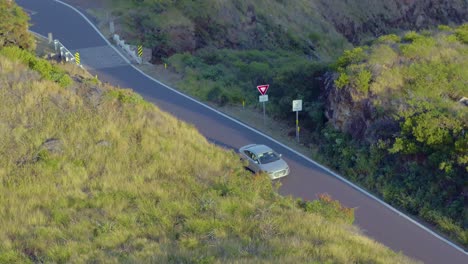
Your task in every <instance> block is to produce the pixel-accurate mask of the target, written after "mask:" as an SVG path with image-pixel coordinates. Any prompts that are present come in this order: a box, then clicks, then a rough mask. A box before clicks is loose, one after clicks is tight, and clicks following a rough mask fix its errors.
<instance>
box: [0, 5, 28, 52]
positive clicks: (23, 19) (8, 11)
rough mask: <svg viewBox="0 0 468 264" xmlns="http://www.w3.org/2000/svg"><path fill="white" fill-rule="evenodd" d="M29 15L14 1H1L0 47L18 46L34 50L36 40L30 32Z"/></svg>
mask: <svg viewBox="0 0 468 264" xmlns="http://www.w3.org/2000/svg"><path fill="white" fill-rule="evenodd" d="M28 21H29V17H28V15H27V14H26V13H25V12H24V11H23V9H21V8H20V7H19V6H18V5H16V3H15V2H14V1H0V49H1V48H2V47H6V46H18V47H19V48H21V49H25V50H29V51H33V50H34V49H35V48H36V42H35V40H34V37H33V36H32V34H31V33H29V31H28V28H29V24H28Z"/></svg>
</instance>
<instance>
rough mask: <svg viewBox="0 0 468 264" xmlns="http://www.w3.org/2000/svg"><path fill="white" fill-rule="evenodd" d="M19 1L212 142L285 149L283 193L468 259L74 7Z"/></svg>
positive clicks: (445, 259) (415, 249)
mask: <svg viewBox="0 0 468 264" xmlns="http://www.w3.org/2000/svg"><path fill="white" fill-rule="evenodd" d="M16 2H17V3H18V4H19V5H20V6H22V7H25V8H26V9H27V11H28V12H29V13H30V14H32V16H31V22H32V27H31V30H33V31H34V32H37V33H39V34H41V35H44V36H47V34H48V33H49V32H52V33H53V35H54V38H58V39H59V40H60V41H61V42H62V43H63V44H64V45H65V46H66V47H67V48H68V49H69V50H70V51H72V52H73V53H74V52H75V51H79V52H80V55H81V62H82V63H83V64H84V65H85V66H86V67H87V68H88V69H90V71H91V72H93V73H96V74H98V75H99V79H101V80H104V81H108V82H110V83H112V84H114V85H116V86H120V87H129V88H132V89H134V90H135V91H136V92H138V93H140V94H141V95H142V96H143V97H144V98H145V99H146V100H148V101H151V102H153V103H155V104H156V105H158V106H159V107H160V108H161V109H163V110H165V111H167V112H169V113H171V114H173V115H175V116H176V117H178V118H180V119H182V120H184V121H186V122H188V123H192V124H194V125H195V126H196V127H197V129H198V130H199V131H200V132H201V133H202V134H203V135H204V136H205V137H206V138H207V139H208V140H210V141H212V142H217V143H219V144H220V145H222V146H225V147H226V146H227V147H230V148H239V147H240V146H242V145H246V144H249V143H263V144H266V145H269V146H271V147H272V148H273V149H275V150H277V151H278V152H279V153H282V154H283V157H284V158H285V160H286V161H287V162H288V163H289V165H290V167H291V175H290V176H288V177H286V178H284V179H282V180H281V183H282V187H281V188H280V192H281V194H284V195H293V196H296V197H302V198H305V199H314V198H316V195H317V194H319V193H328V194H330V195H331V196H332V197H333V198H336V199H338V200H340V202H342V203H343V204H344V205H346V206H348V207H356V208H357V210H356V224H357V225H358V226H359V227H360V228H361V229H362V230H363V232H364V233H365V234H366V235H368V236H370V237H372V238H374V239H376V240H377V241H380V242H381V243H383V244H385V245H387V246H388V247H390V248H392V249H393V250H395V251H402V252H403V253H404V254H406V255H408V256H410V257H413V258H416V259H418V260H421V261H423V262H425V263H468V255H467V253H466V252H465V251H463V250H462V249H461V248H458V249H457V248H456V247H454V246H453V245H451V244H449V243H447V242H446V241H443V240H442V239H440V238H438V237H437V236H436V235H434V234H433V233H430V232H428V231H427V230H425V229H424V228H422V227H421V226H420V225H417V224H415V223H414V222H413V221H410V220H408V218H407V217H405V216H402V215H400V214H399V213H398V212H396V211H395V210H392V209H390V208H389V207H388V206H387V205H385V204H383V203H382V202H380V201H377V200H376V199H374V198H372V197H370V196H369V195H367V194H365V193H364V192H361V191H359V190H358V189H356V188H355V187H353V186H351V185H349V184H348V183H346V182H344V181H343V180H341V179H339V178H337V177H335V176H333V175H332V174H331V173H330V172H328V171H326V170H324V169H323V168H321V167H319V166H317V165H315V164H314V163H312V162H311V161H310V160H308V159H306V158H305V157H303V156H301V155H298V154H297V153H295V152H293V151H291V150H290V149H288V148H286V147H285V146H283V145H281V144H278V142H276V141H274V140H271V139H269V138H268V137H265V136H263V135H261V134H259V133H257V132H255V131H254V130H252V129H249V128H247V127H246V126H244V125H242V124H240V123H239V122H235V121H233V120H232V119H230V118H227V117H226V116H223V115H221V114H219V113H217V112H215V111H213V110H211V109H209V108H207V107H205V106H203V105H201V104H199V103H197V102H194V101H193V100H191V99H189V98H187V97H186V96H183V95H181V94H180V93H178V92H175V91H173V90H171V89H168V88H166V87H165V86H163V85H161V84H160V83H157V82H155V81H153V80H151V79H150V78H148V77H146V76H144V75H143V74H141V72H139V71H137V70H136V69H135V68H133V67H132V66H130V65H129V64H128V63H127V62H126V61H125V60H124V59H122V57H121V56H120V55H119V54H118V53H117V52H116V50H114V49H113V48H112V47H110V46H109V45H108V43H107V42H106V41H105V40H104V39H103V38H102V37H101V35H100V34H98V33H97V32H96V30H95V29H94V28H93V27H92V26H91V25H90V24H89V23H88V22H87V21H86V20H85V19H84V17H83V16H82V15H80V14H79V13H77V12H76V11H75V10H73V9H71V8H69V7H67V6H65V5H63V4H61V3H59V2H56V1H54V0H17V1H16ZM252 89H255V88H252ZM272 89H274V88H272ZM252 92H255V91H254V90H253V91H252Z"/></svg>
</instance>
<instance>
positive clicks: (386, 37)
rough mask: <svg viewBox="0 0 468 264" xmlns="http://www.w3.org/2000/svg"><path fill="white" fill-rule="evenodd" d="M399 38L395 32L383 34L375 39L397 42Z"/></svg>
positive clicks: (382, 41) (378, 41) (380, 41)
mask: <svg viewBox="0 0 468 264" xmlns="http://www.w3.org/2000/svg"><path fill="white" fill-rule="evenodd" d="M400 41H401V38H400V37H399V36H397V35H395V34H389V35H383V36H380V37H379V38H378V39H377V41H376V42H377V43H399V42H400Z"/></svg>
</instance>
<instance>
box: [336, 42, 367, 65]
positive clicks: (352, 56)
mask: <svg viewBox="0 0 468 264" xmlns="http://www.w3.org/2000/svg"><path fill="white" fill-rule="evenodd" d="M364 50H365V47H357V48H354V49H352V50H345V51H344V53H343V55H341V57H340V58H339V59H338V62H337V65H338V67H346V66H348V65H350V64H356V63H360V62H362V60H364V58H365V57H366V53H365V51H364Z"/></svg>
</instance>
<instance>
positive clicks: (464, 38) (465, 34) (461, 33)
mask: <svg viewBox="0 0 468 264" xmlns="http://www.w3.org/2000/svg"><path fill="white" fill-rule="evenodd" d="M455 36H457V38H458V39H459V40H460V41H461V42H463V43H465V44H468V24H463V25H461V26H459V27H458V28H456V29H455Z"/></svg>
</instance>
